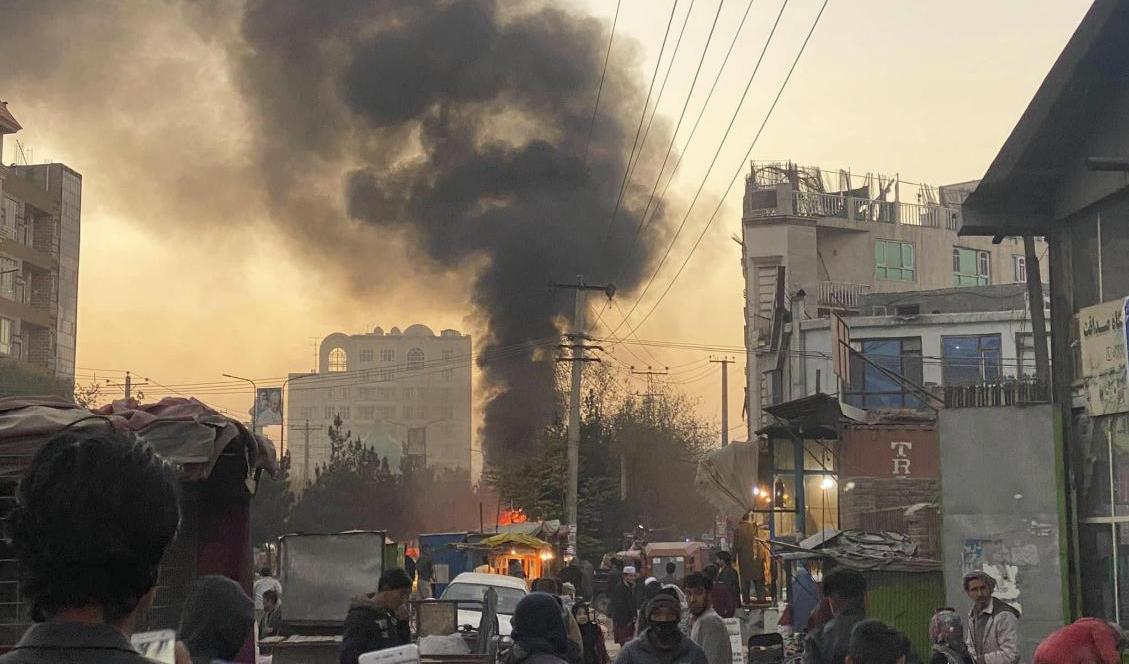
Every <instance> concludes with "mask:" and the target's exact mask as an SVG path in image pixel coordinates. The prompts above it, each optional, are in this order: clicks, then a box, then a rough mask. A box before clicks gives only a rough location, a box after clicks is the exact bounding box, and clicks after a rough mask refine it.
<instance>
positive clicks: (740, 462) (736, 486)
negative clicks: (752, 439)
mask: <svg viewBox="0 0 1129 664" xmlns="http://www.w3.org/2000/svg"><path fill="white" fill-rule="evenodd" d="M756 481H757V446H756V445H755V444H753V443H732V444H729V445H726V446H725V447H721V448H718V449H716V450H713V451H712V452H710V453H708V454H706V456H705V458H703V459H702V460H701V461H700V462H698V473H697V475H696V476H695V477H694V487H695V488H696V489H697V490H698V493H699V494H700V495H701V496H702V497H703V498H705V499H706V500H708V501H710V503H711V504H712V505H713V506H714V507H716V508H717V509H718V510H720V511H721V513H722V514H724V515H725V516H728V517H732V518H741V517H742V516H744V515H745V513H746V512H748V511H749V510H751V509H753V486H754V485H755V484H756Z"/></svg>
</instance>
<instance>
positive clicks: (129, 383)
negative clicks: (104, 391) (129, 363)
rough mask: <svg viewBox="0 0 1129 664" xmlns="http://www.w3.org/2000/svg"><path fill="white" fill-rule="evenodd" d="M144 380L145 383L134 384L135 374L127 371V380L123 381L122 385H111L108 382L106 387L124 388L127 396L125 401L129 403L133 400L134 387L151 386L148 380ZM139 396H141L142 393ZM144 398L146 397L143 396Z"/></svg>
mask: <svg viewBox="0 0 1129 664" xmlns="http://www.w3.org/2000/svg"><path fill="white" fill-rule="evenodd" d="M144 380H145V381H146V382H144V383H134V382H133V374H132V373H130V372H128V371H127V372H125V380H124V381H122V382H121V383H110V382H109V381H106V383H107V384H106V386H107V387H120V388H123V389H124V394H125V400H126V401H129V400H130V399H132V398H133V388H134V387H136V386H137V385H148V384H149V382H148V379H144ZM138 394H139V395H140V392H139V393H138ZM142 396H144V395H142Z"/></svg>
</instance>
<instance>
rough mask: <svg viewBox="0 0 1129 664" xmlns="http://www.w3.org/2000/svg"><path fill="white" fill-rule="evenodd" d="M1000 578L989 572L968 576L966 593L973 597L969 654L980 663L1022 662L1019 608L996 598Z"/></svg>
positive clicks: (968, 635)
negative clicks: (997, 578)
mask: <svg viewBox="0 0 1129 664" xmlns="http://www.w3.org/2000/svg"><path fill="white" fill-rule="evenodd" d="M995 591H996V580H995V579H993V578H992V577H991V576H990V575H989V574H988V573H987V572H969V573H968V574H965V575H964V592H965V593H966V594H967V595H968V597H969V599H971V600H972V610H971V611H969V613H968V630H967V631H966V632H965V638H966V639H967V640H968V654H969V655H971V656H972V660H973V661H974V662H976V663H977V664H1019V611H1018V610H1017V609H1016V608H1015V607H1014V606H1012V605H1010V604H1008V603H1006V602H1004V601H1003V600H1001V599H999V598H997V597H993V593H995Z"/></svg>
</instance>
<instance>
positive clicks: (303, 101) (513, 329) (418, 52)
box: [242, 0, 669, 460]
mask: <svg viewBox="0 0 1129 664" xmlns="http://www.w3.org/2000/svg"><path fill="white" fill-rule="evenodd" d="M359 7H361V5H360V4H359V3H354V2H344V3H339V4H337V5H335V6H334V7H333V8H330V7H327V3H308V2H305V1H299V2H289V3H287V2H283V3H280V2H277V1H276V0H271V1H269V2H265V1H264V2H255V3H252V4H251V6H249V7H248V8H247V12H246V14H245V16H244V19H243V25H242V32H243V38H244V40H245V47H246V48H247V49H248V50H247V51H246V52H245V53H244V57H243V59H242V72H243V75H244V80H245V81H246V85H247V89H248V92H250V93H251V96H252V98H253V99H255V100H257V101H256V103H257V104H258V110H259V112H260V114H261V116H262V120H263V130H262V135H263V137H264V138H263V148H264V157H265V158H264V161H263V163H264V165H266V166H267V167H268V168H269V169H270V174H271V179H272V188H271V193H272V194H273V195H274V198H275V200H276V202H277V205H276V209H280V208H285V209H289V210H291V211H292V209H293V207H294V206H295V205H299V206H300V207H302V208H308V207H309V206H308V205H303V204H302V203H301V202H298V203H296V202H295V200H294V197H295V194H294V192H295V191H296V190H297V191H300V190H301V187H299V186H296V176H297V175H298V174H300V173H301V172H303V171H304V170H305V169H308V168H310V167H311V163H316V161H317V160H318V159H324V158H333V157H335V156H336V153H337V152H338V151H341V152H344V153H347V154H350V155H352V157H353V158H354V159H355V163H356V166H355V167H354V168H352V169H351V170H350V172H349V173H348V174H347V176H346V185H345V206H346V210H347V213H348V215H349V216H350V217H351V218H353V219H355V220H359V221H360V222H363V223H364V224H367V225H370V226H371V227H372V232H374V233H388V234H390V235H392V234H406V235H407V236H408V237H410V238H411V239H412V241H413V242H414V243H415V245H416V246H418V247H420V248H422V249H423V250H424V251H425V252H426V254H427V256H429V257H430V258H431V259H432V260H434V261H436V262H438V263H439V264H441V265H443V266H446V267H447V268H450V269H467V268H472V270H470V271H471V273H473V274H474V276H473V278H472V280H471V282H470V283H468V288H470V289H472V291H473V302H474V304H475V306H476V308H477V310H478V312H479V314H480V315H481V317H482V320H483V322H484V323H485V328H486V338H485V339H480V340H479V343H478V344H477V350H478V352H480V353H483V356H482V357H481V358H480V360H479V362H480V365H481V367H482V369H483V370H484V375H485V379H486V382H487V385H486V386H485V388H486V389H487V390H488V393H489V394H490V395H492V396H491V397H490V400H489V402H488V404H487V406H486V411H485V420H484V425H483V426H484V428H483V431H482V433H483V440H484V442H485V444H486V449H487V455H488V459H489V460H497V459H499V458H501V457H502V455H504V454H507V453H510V452H513V451H517V450H520V449H521V448H522V447H523V445H524V444H525V443H527V442H528V441H530V440H531V439H532V438H533V437H534V436H535V435H536V431H537V429H538V428H539V427H540V426H542V425H544V424H545V423H547V422H548V421H550V420H551V418H552V416H553V407H554V392H553V385H554V381H553V372H554V362H553V359H552V356H553V353H546V352H545V350H544V347H541V349H540V350H538V349H536V348H533V347H525V348H522V347H521V344H522V343H523V342H527V341H530V340H540V339H546V338H552V337H554V336H555V335H557V334H558V333H559V332H560V331H561V330H560V326H561V325H562V322H563V321H567V320H568V319H569V318H570V317H571V312H572V294H571V292H563V293H555V294H554V293H552V292H550V290H549V289H548V284H549V283H550V282H552V281H572V280H574V279H575V277H576V275H584V277H585V279H586V280H587V281H588V282H589V283H594V282H602V281H607V280H612V279H615V280H617V282H618V283H617V285H618V286H619V287H620V289H621V291H630V290H631V288H632V287H634V286H636V285H637V284H638V282H639V280H640V277H641V275H642V274H643V273H644V271H645V268H646V266H647V265H648V263H649V260H650V257H651V250H650V247H651V246H652V244H653V241H652V240H648V238H652V239H653V238H655V237H656V235H657V234H660V233H661V232H662V230H663V228H664V225H663V223H662V217H661V214H660V215H659V216H658V217H656V219H655V221H654V225H653V227H651V228H649V229H648V232H647V234H646V235H645V236H644V237H643V238H642V241H641V242H640V244H639V246H638V247H636V248H635V250H634V251H632V250H631V246H632V244H633V242H632V240H633V237H634V235H635V231H636V226H637V224H638V222H639V219H638V211H637V208H639V207H641V205H639V202H638V200H637V199H636V197H635V196H634V195H629V196H628V197H627V199H626V201H625V205H624V206H623V207H626V208H627V210H624V209H621V210H620V211H619V213H618V215H617V219H616V220H615V223H614V225H611V232H610V233H609V231H608V228H609V218H610V216H611V214H612V211H613V209H614V208H615V207H616V201H617V197H618V194H619V187H620V183H621V181H622V178H623V173H624V169H625V168H626V167H627V158H628V155H629V153H630V151H631V143H632V141H633V140H634V138H635V132H636V124H635V123H636V122H637V120H638V113H639V112H640V111H641V105H642V95H641V94H640V89H639V86H638V84H637V82H636V81H635V80H634V79H633V78H632V77H631V76H629V75H628V74H627V73H625V72H624V71H621V69H622V68H617V67H615V66H614V64H613V68H612V70H611V71H609V73H608V77H607V80H606V82H605V88H604V91H603V99H602V102H601V109H600V114H599V116H598V118H597V120H596V125H595V126H596V130H595V133H594V137H593V139H592V143H591V146H590V147H589V146H588V137H589V128H590V121H591V116H592V110H593V102H594V98H595V95H596V91H597V87H598V85H599V82H600V76H601V71H602V68H603V60H604V49H605V48H606V44H607V38H608V34H607V30H606V26H604V25H602V24H601V23H600V22H598V21H596V20H594V19H591V18H583V17H578V16H575V15H573V14H570V13H568V12H566V11H563V10H561V9H559V8H556V7H554V6H551V5H521V6H518V5H516V3H509V2H489V1H477V2H402V3H400V2H391V3H382V4H378V5H375V6H371V5H364V6H363V8H360V9H359ZM337 100H340V102H341V104H340V106H338V105H337V104H336V103H335V102H336V101H337ZM659 133H662V132H661V131H660V132H659ZM668 137H669V134H668V135H667V138H663V137H661V136H652V137H651V138H650V139H649V141H648V143H649V144H653V145H665V143H666V141H667V140H668ZM319 151H320V152H321V154H320V155H319ZM586 152H587V159H586V156H585V155H586ZM652 156H653V155H652V153H650V152H648V153H647V159H646V160H645V161H644V162H643V163H641V164H640V165H639V166H638V167H637V168H638V171H639V173H640V175H643V174H646V175H647V177H648V178H651V177H653V176H654V175H655V173H654V172H653V171H654V168H653V167H651V165H650V164H651V162H652V160H651V157H652ZM644 179H646V178H643V177H640V178H638V181H639V182H640V183H642V181H643V180H644ZM652 181H653V180H652ZM286 216H287V217H289V218H291V219H293V215H292V214H287V215H286ZM311 218H314V219H316V218H317V213H316V212H315V213H313V214H312V217H311ZM358 267H359V269H361V270H365V271H369V272H368V273H369V274H372V275H376V274H379V272H380V266H379V265H364V266H358ZM373 278H378V277H375V276H374V277H373ZM600 306H602V303H601V305H600ZM515 348H516V349H517V350H516V351H514V349H515ZM549 348H550V349H551V350H555V348H553V347H552V346H549ZM480 387H481V386H480Z"/></svg>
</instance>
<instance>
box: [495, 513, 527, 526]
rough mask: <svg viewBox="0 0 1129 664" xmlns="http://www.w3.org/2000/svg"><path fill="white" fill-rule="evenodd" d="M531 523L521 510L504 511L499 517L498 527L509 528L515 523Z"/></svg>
mask: <svg viewBox="0 0 1129 664" xmlns="http://www.w3.org/2000/svg"><path fill="white" fill-rule="evenodd" d="M526 521H529V517H527V516H525V513H524V512H522V511H521V510H520V509H516V510H502V513H501V515H500V516H499V517H498V525H501V526H508V525H511V524H514V523H525V522H526Z"/></svg>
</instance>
